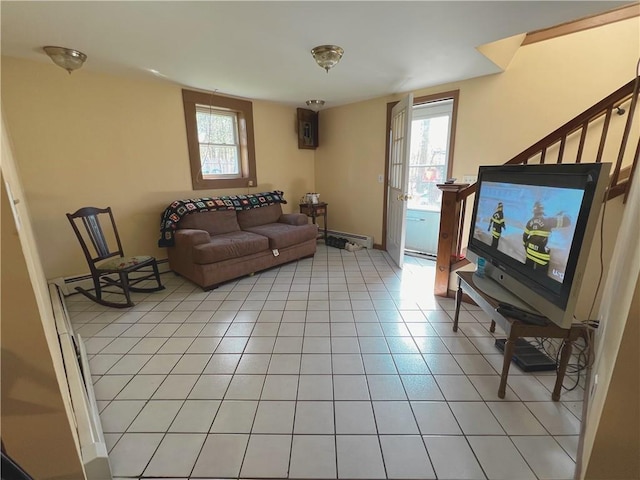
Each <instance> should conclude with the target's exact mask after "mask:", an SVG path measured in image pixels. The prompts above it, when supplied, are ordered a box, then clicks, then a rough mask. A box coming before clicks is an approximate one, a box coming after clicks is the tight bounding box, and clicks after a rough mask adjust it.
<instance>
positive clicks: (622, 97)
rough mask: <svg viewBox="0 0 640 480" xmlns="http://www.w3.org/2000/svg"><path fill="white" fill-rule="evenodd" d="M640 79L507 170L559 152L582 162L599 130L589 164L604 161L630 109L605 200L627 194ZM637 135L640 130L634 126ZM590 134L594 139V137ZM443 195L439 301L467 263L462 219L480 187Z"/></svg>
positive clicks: (560, 159)
mask: <svg viewBox="0 0 640 480" xmlns="http://www.w3.org/2000/svg"><path fill="white" fill-rule="evenodd" d="M639 83H640V77H637V78H635V79H633V80H631V81H630V82H629V83H627V84H626V85H624V86H622V87H620V88H619V89H618V90H616V91H615V92H613V93H612V94H611V95H609V96H607V97H605V98H603V99H602V100H601V101H599V102H598V103H596V104H595V105H593V106H592V107H590V108H588V109H587V110H585V111H584V112H582V113H581V114H580V115H578V116H576V117H574V118H573V119H571V120H569V121H568V122H567V123H565V124H564V125H562V126H561V127H560V128H558V129H556V130H555V131H553V132H551V133H550V134H549V135H547V136H546V137H544V138H543V139H541V140H539V141H538V142H536V143H534V144H533V145H531V146H530V147H528V148H526V149H525V150H523V151H522V152H520V153H519V154H518V155H516V156H515V157H513V158H512V159H511V160H509V161H508V162H506V163H505V165H512V164H513V165H517V164H528V163H536V164H544V163H545V162H549V161H550V160H551V161H553V160H552V159H551V157H552V154H553V153H555V159H554V160H555V163H581V162H582V161H583V160H584V157H585V145H586V144H587V141H588V140H590V139H592V138H595V137H596V136H597V134H598V131H597V129H596V127H600V123H601V128H600V138H599V139H598V140H597V145H598V146H597V149H595V154H594V156H593V158H589V159H588V160H587V161H588V162H596V163H597V162H601V161H602V160H603V157H605V156H606V157H607V158H608V157H609V155H608V154H606V155H605V147H606V146H608V145H609V144H608V143H607V140H608V139H610V136H611V135H610V132H611V130H612V128H611V118H612V115H613V114H614V111H615V112H616V113H621V112H622V113H624V109H623V108H622V107H623V106H625V107H627V108H628V115H627V120H626V123H625V126H624V131H623V133H622V136H621V140H620V147H619V148H618V149H617V153H616V154H615V164H614V166H613V171H612V173H611V177H610V183H609V189H608V193H607V199H608V200H610V199H612V198H615V197H617V196H619V195H623V194H624V195H625V201H626V195H627V194H628V191H629V187H630V184H631V179H632V178H633V172H634V171H635V168H636V165H637V163H638V156H639V155H640V138H638V139H637V140H636V141H637V145H636V148H635V152H634V153H633V157H631V160H630V161H629V162H627V165H624V160H625V158H626V157H625V154H627V152H628V147H629V141H630V140H631V141H633V140H635V136H637V133H636V134H635V135H634V131H633V130H632V127H633V125H634V117H635V110H636V106H637V102H638V84H639ZM635 130H638V127H637V126H636V128H635ZM590 134H591V135H590ZM574 141H577V146H576V148H575V155H568V154H567V152H568V150H569V149H567V146H568V145H569V144H571V145H573V143H572V142H574ZM438 188H439V189H440V190H441V191H442V204H441V210H440V232H439V236H438V252H437V259H436V277H435V283H434V294H435V295H438V296H445V297H446V296H452V292H453V289H452V288H450V286H449V278H450V274H451V272H452V271H454V270H455V269H456V268H457V267H458V265H459V264H461V263H465V260H464V252H463V245H464V241H465V239H466V235H465V233H464V219H465V213H466V205H467V199H468V198H469V196H470V195H472V194H473V193H475V191H476V184H475V183H474V184H471V185H469V184H443V185H438Z"/></svg>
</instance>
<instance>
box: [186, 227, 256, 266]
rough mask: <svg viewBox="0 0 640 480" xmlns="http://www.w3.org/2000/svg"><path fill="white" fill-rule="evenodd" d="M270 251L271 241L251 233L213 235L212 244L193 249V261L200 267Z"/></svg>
mask: <svg viewBox="0 0 640 480" xmlns="http://www.w3.org/2000/svg"><path fill="white" fill-rule="evenodd" d="M268 249H269V239H268V238H266V237H263V236H261V235H256V234H255V233H251V232H243V231H238V232H231V233H223V234H220V235H212V236H211V242H209V243H206V244H204V245H196V246H195V247H193V261H194V263H197V264H200V265H206V264H208V263H215V262H221V261H223V260H229V259H231V258H239V257H244V256H245V255H251V254H253V253H258V252H262V251H264V250H268Z"/></svg>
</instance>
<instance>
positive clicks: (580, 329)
mask: <svg viewBox="0 0 640 480" xmlns="http://www.w3.org/2000/svg"><path fill="white" fill-rule="evenodd" d="M463 293H466V294H467V295H469V297H471V299H472V300H473V301H474V302H476V303H477V304H478V306H479V307H480V308H482V310H484V312H485V313H486V314H487V315H489V317H491V327H490V329H489V331H490V332H495V329H496V323H498V325H500V327H502V329H503V330H504V331H505V333H506V334H507V341H506V343H505V346H504V362H503V364H502V375H501V376H500V386H499V388H498V397H500V398H504V396H505V393H506V389H507V376H508V375H509V367H510V366H511V360H512V358H513V353H514V350H515V345H516V340H517V339H518V338H521V337H545V338H560V339H562V352H561V354H560V361H559V362H558V370H557V372H556V383H555V386H554V389H553V393H552V394H551V398H552V400H554V401H556V402H557V401H558V400H560V394H561V392H562V382H563V381H564V375H565V373H566V371H567V364H568V363H569V358H570V357H571V351H572V349H573V342H574V341H576V340H577V339H578V338H579V337H581V336H582V335H584V332H585V330H586V327H585V326H584V325H582V324H580V323H574V324H573V325H572V326H571V327H570V328H560V327H558V326H557V325H556V324H554V323H552V322H551V321H550V320H548V321H547V322H548V323H547V324H546V325H542V326H540V325H531V324H528V323H524V322H522V321H520V320H517V319H515V318H512V317H508V316H504V315H501V314H500V313H498V312H497V311H496V308H497V307H498V302H497V301H496V300H495V299H494V298H492V297H489V296H488V295H485V294H484V293H483V292H481V291H480V290H478V288H477V287H476V285H475V284H474V283H473V272H458V291H457V292H456V312H455V316H454V318H453V331H454V332H457V331H458V317H459V314H460V303H461V301H462V294H463Z"/></svg>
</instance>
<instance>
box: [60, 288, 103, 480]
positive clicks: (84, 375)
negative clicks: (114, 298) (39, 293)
mask: <svg viewBox="0 0 640 480" xmlns="http://www.w3.org/2000/svg"><path fill="white" fill-rule="evenodd" d="M49 296H50V297H51V304H52V307H53V316H54V320H55V323H56V329H57V332H58V340H59V342H60V350H61V352H62V360H63V362H64V369H65V371H66V374H67V383H68V385H69V394H70V396H71V407H72V409H73V416H74V418H75V426H76V429H77V432H78V440H79V442H80V455H81V457H82V463H83V465H84V470H85V473H86V477H87V480H111V478H112V475H111V466H110V465H109V455H108V451H107V444H106V441H105V438H104V434H103V432H102V424H101V423H100V413H99V410H98V404H97V402H96V397H95V394H94V392H93V382H92V379H91V372H90V371H89V360H88V357H87V352H86V350H85V348H84V343H83V342H82V338H81V337H80V335H77V334H76V333H74V331H73V328H72V326H71V320H70V318H69V313H68V312H67V309H66V306H65V304H64V299H63V298H62V292H60V291H59V289H58V287H57V286H56V285H54V284H51V283H50V284H49Z"/></svg>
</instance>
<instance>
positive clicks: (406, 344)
mask: <svg viewBox="0 0 640 480" xmlns="http://www.w3.org/2000/svg"><path fill="white" fill-rule="evenodd" d="M433 275H434V264H433V262H431V261H429V260H422V259H417V258H413V257H406V263H405V268H404V270H402V271H400V270H398V269H397V268H395V267H394V266H392V263H391V262H390V261H389V260H388V258H387V256H386V254H384V253H382V252H380V251H375V250H373V251H369V250H361V251H358V252H355V253H352V252H347V251H344V250H338V249H335V248H331V247H325V246H324V245H319V247H318V252H317V254H316V256H315V257H314V258H313V259H305V260H302V261H300V262H294V263H291V264H288V265H285V266H282V267H280V268H275V269H272V270H269V271H266V272H263V273H260V274H257V275H254V276H251V277H246V278H243V279H240V280H238V281H235V282H230V283H228V284H225V285H223V286H221V287H220V288H218V289H216V290H214V291H211V292H203V291H202V290H201V289H200V288H198V287H196V286H194V285H193V284H191V283H190V282H188V281H185V280H183V279H181V278H179V277H177V276H175V275H174V274H172V273H167V274H163V281H164V283H165V285H166V286H167V289H166V290H164V291H162V292H158V293H155V294H152V295H148V296H145V295H140V294H137V295H136V296H135V297H136V299H135V301H136V306H135V307H133V308H131V309H125V310H114V309H109V308H103V307H100V306H98V305H96V304H94V303H91V302H89V301H87V300H86V299H85V298H84V297H81V296H79V295H73V296H71V297H68V298H67V306H68V310H69V311H70V314H71V316H72V321H73V324H74V327H75V330H76V332H77V333H79V334H80V335H82V337H83V338H84V339H85V342H86V346H87V350H88V353H89V355H90V365H91V370H92V374H93V378H94V386H95V393H96V398H97V399H98V404H99V408H100V410H101V420H102V425H103V429H104V431H105V436H106V439H107V443H108V446H109V449H110V460H111V465H112V469H113V473H114V475H115V476H116V477H118V478H140V477H144V478H159V477H162V478H167V477H169V478H176V479H188V478H193V479H196V478H203V479H204V478H234V479H235V478H282V479H284V478H291V479H303V478H324V479H331V478H341V479H342V478H344V479H355V478H366V479H384V478H390V479H395V478H397V479H411V478H417V479H435V478H438V479H451V480H462V479H505V480H517V479H534V480H535V479H569V478H572V477H573V470H574V461H575V451H576V448H577V439H578V433H579V428H580V421H579V418H580V417H579V416H580V410H581V405H582V403H581V399H582V392H583V391H582V389H581V388H580V387H578V388H577V389H575V390H573V391H571V392H565V393H564V394H563V397H562V401H561V402H558V403H555V402H552V401H551V394H550V389H551V388H553V381H554V378H555V377H554V376H553V374H548V373H546V374H537V375H533V374H525V373H523V372H521V371H520V370H519V369H518V368H517V367H516V366H515V365H514V366H512V369H511V373H510V377H509V389H508V391H507V396H506V398H505V399H504V400H500V399H499V398H498V397H497V388H498V382H499V375H498V371H499V369H500V368H501V365H502V363H501V362H502V356H501V354H500V353H499V352H498V351H497V350H496V349H495V347H494V346H493V340H494V339H493V336H492V334H491V333H489V331H488V329H487V328H488V323H489V321H488V318H487V317H486V315H485V314H484V313H483V312H481V311H479V310H477V309H476V308H474V307H473V306H470V305H465V306H464V311H463V312H461V318H460V321H461V322H462V323H461V327H460V329H459V332H458V333H454V332H453V331H452V329H451V326H452V319H451V317H452V314H453V310H454V302H453V300H450V299H441V298H435V297H433V295H432V292H433ZM496 335H497V336H499V332H498V333H496ZM566 383H567V384H568V385H570V384H571V383H572V379H571V378H567V380H566Z"/></svg>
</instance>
